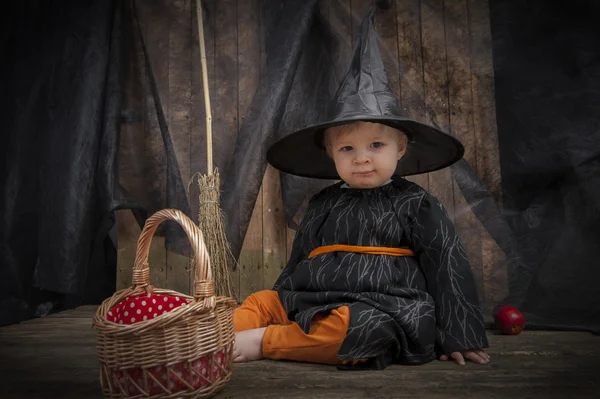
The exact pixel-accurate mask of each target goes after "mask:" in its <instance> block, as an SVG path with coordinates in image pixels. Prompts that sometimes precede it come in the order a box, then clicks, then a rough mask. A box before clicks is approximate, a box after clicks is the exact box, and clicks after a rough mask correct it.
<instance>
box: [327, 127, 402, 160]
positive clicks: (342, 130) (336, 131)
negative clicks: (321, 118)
mask: <svg viewBox="0 0 600 399" xmlns="http://www.w3.org/2000/svg"><path fill="white" fill-rule="evenodd" d="M364 123H377V122H367V121H353V122H349V123H345V124H343V125H337V126H332V127H329V128H327V129H325V132H324V133H323V145H324V146H325V150H326V151H327V154H328V155H329V156H330V157H331V156H332V155H331V141H332V139H333V138H334V137H335V138H337V137H339V136H340V135H342V134H348V133H351V132H353V131H355V130H357V129H359V128H360V125H362V124H364ZM380 125H383V124H382V123H381V124H380ZM383 126H385V127H388V128H390V129H394V130H395V131H396V132H397V135H398V145H399V147H400V150H404V152H406V148H407V146H408V137H407V136H406V134H405V133H404V132H403V131H401V130H399V129H397V128H393V127H391V126H388V125H383Z"/></svg>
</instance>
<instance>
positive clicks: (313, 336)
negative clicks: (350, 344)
mask: <svg viewBox="0 0 600 399" xmlns="http://www.w3.org/2000/svg"><path fill="white" fill-rule="evenodd" d="M349 322H350V309H349V308H348V306H342V307H340V308H338V309H334V310H332V311H331V312H330V313H329V314H328V315H327V316H324V317H319V316H315V318H314V319H313V322H312V325H311V329H310V333H309V334H305V333H304V331H302V329H301V328H300V326H299V325H298V324H297V323H295V322H292V321H290V320H288V318H287V315H286V313H285V311H284V309H283V306H281V302H280V301H279V296H278V295H277V292H275V291H271V290H265V291H259V292H257V293H254V294H252V295H250V296H249V297H248V298H246V300H245V301H244V302H243V303H242V305H241V306H240V307H239V308H237V309H235V310H234V312H233V325H234V329H235V332H240V331H245V330H250V329H253V328H261V327H267V329H266V330H265V335H264V337H263V344H262V351H263V356H264V357H265V358H268V359H285V360H294V361H301V362H312V363H321V364H334V365H337V364H342V363H346V362H342V361H340V360H339V359H338V358H337V353H338V351H339V350H340V347H341V346H342V342H343V341H344V338H345V337H346V331H347V330H348V323H349ZM353 363H354V362H353Z"/></svg>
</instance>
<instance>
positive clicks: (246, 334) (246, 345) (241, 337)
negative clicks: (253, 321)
mask: <svg viewBox="0 0 600 399" xmlns="http://www.w3.org/2000/svg"><path fill="white" fill-rule="evenodd" d="M266 329H267V328H266V327H263V328H254V329H252V330H246V331H240V332H238V333H235V343H234V344H233V362H234V363H243V362H250V361H252V360H259V359H262V358H263V354H262V340H263V336H264V335H265V330H266Z"/></svg>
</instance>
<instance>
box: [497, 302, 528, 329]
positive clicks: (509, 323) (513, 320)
mask: <svg viewBox="0 0 600 399" xmlns="http://www.w3.org/2000/svg"><path fill="white" fill-rule="evenodd" d="M495 321H496V328H497V329H498V330H499V331H500V333H501V334H508V335H517V334H520V333H521V331H523V327H524V326H525V317H524V316H523V314H522V313H521V312H519V311H518V310H517V309H515V308H513V307H511V306H504V307H503V308H501V309H500V310H498V312H496V316H495Z"/></svg>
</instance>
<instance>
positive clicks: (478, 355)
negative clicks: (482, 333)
mask: <svg viewBox="0 0 600 399" xmlns="http://www.w3.org/2000/svg"><path fill="white" fill-rule="evenodd" d="M449 358H452V359H454V360H456V361H457V363H458V364H460V365H461V366H464V365H465V359H470V360H472V361H474V362H475V363H479V364H487V363H489V362H490V356H489V355H488V354H487V353H485V351H484V350H483V349H475V350H472V351H462V352H452V353H451V354H450V357H448V355H442V356H440V360H443V361H446V360H448V359H449Z"/></svg>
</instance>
